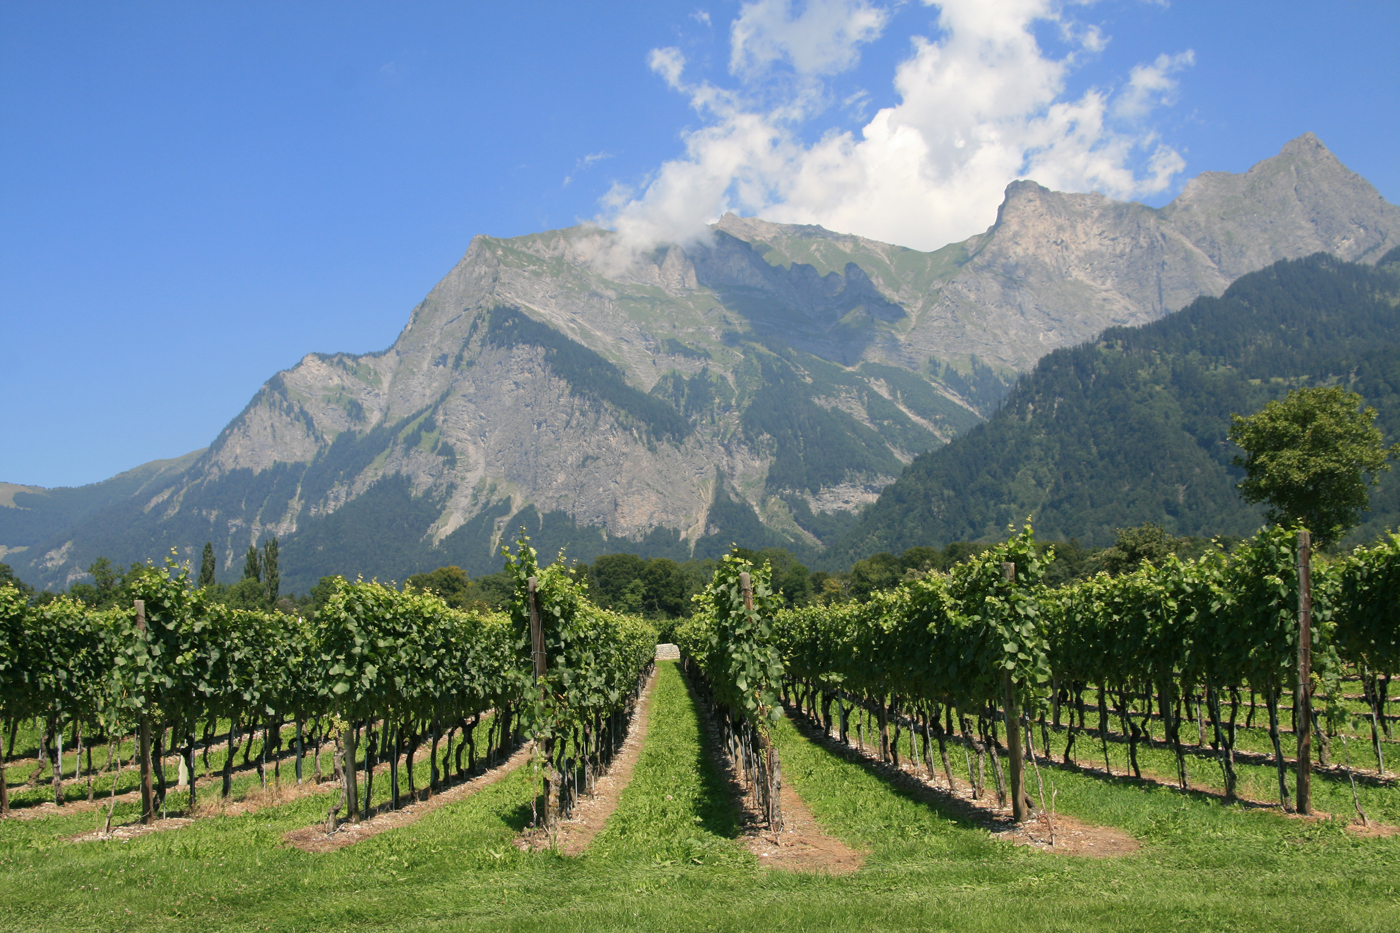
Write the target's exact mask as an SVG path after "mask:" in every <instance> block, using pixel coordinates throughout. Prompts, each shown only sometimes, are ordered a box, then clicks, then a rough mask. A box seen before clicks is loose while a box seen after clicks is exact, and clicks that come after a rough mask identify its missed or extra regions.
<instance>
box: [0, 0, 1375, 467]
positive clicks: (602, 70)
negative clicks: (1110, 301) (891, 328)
mask: <svg viewBox="0 0 1400 933" xmlns="http://www.w3.org/2000/svg"><path fill="white" fill-rule="evenodd" d="M1396 36H1400V4H1395V3H1383V2H1373V3H1360V2H1353V3H1348V2H1334V3H1329V4H1315V3H1291V2H1270V3H1262V2H1245V0H1239V2H1231V3H1223V4H1222V3H1184V2H1178V3H1173V4H1164V3H1147V2H1126V0H1125V2H1116V0H1104V2H1100V3H1092V4H1079V3H1074V4H1070V3H1057V2H1053V0H1007V2H1003V3H992V4H988V3H975V4H974V3H969V2H968V0H957V2H949V3H947V4H944V5H942V6H938V5H930V4H925V3H922V2H912V0H911V2H903V3H898V2H884V3H881V2H875V0H806V2H782V0H759V2H755V3H747V4H741V3H738V2H729V3H703V2H687V3H666V2H645V3H622V2H619V3H609V4H577V3H545V4H535V5H529V6H526V5H516V6H514V7H510V8H507V7H506V6H505V5H501V4H486V3H472V4H460V3H457V4H431V3H412V4H407V3H402V4H397V3H396V4H390V3H373V4H355V3H334V4H331V3H326V4H316V3H296V4H290V3H237V4H220V3H215V2H205V3H198V4H185V3H181V4H140V3H124V4H109V3H93V4H75V3H62V2H42V3H40V2H33V3H30V2H19V0H11V2H8V3H4V4H0V126H3V127H4V132H3V133H0V179H3V180H0V327H2V328H3V330H0V333H3V341H4V350H5V366H4V367H3V369H0V394H3V398H4V404H3V405H0V437H3V438H4V442H3V443H0V480H3V481H7V482H19V483H32V484H37V485H44V486H59V485H78V484H82V483H89V482H95V481H98V480H101V479H105V478H107V477H109V476H111V475H113V474H115V473H117V472H119V471H121V470H123V469H128V468H130V467H133V466H135V465H137V464H140V463H143V462H145V461H147V460H152V459H157V458H164V457H172V456H178V455H180V454H182V453H185V452H187V451H189V450H193V449H196V448H199V447H202V446H204V445H206V444H208V443H209V442H210V441H211V440H212V439H213V438H214V437H215V436H216V435H217V434H218V432H219V430H220V429H221V428H222V427H223V426H224V425H225V424H227V423H228V421H229V420H230V419H232V418H233V417H234V416H236V415H237V414H238V412H239V411H240V410H241V409H242V408H243V406H244V405H245V404H246V403H247V401H248V399H249V398H251V397H252V395H253V393H254V392H255V391H256V390H257V388H258V387H259V386H260V385H261V384H262V383H263V382H264V381H265V380H266V379H267V378H269V377H270V376H272V375H273V374H274V373H275V372H277V371H278V370H281V369H285V368H287V367H289V366H292V365H294V364H295V363H296V362H297V360H299V359H300V358H301V357H302V356H303V355H304V354H306V353H308V352H311V351H351V352H367V351H373V350H380V349H383V348H385V347H387V346H388V345H389V344H391V343H392V342H393V340H394V338H395V336H396V335H397V334H398V332H399V330H400V328H401V327H402V326H403V324H404V323H405V322H406V320H407V316H408V312H409V310H410V309H411V308H412V307H413V306H414V305H415V304H416V303H417V302H418V301H419V300H420V299H421V298H422V296H423V295H424V294H425V293H426V292H427V291H428V290H429V289H430V288H431V287H432V286H433V285H434V283H436V282H437V280H438V279H439V278H441V277H442V276H443V275H444V274H445V273H446V272H447V271H448V269H450V268H451V266H452V265H453V264H454V263H455V262H456V261H457V259H458V258H460V256H461V254H462V253H463V252H464V251H465V249H466V247H467V244H468V243H469V241H470V239H471V237H472V236H473V235H474V234H477V233H486V234H491V235H495V236H514V235H519V234H525V233H530V232H534V231H538V230H543V229H549V228H553V227H560V226H567V225H570V224H574V223H578V222H585V221H587V222H600V223H604V224H606V225H610V226H613V227H616V228H617V229H619V230H621V231H623V232H624V233H626V234H630V235H633V236H635V237H638V238H641V239H648V240H657V239H668V238H676V239H684V238H685V237H686V236H687V235H690V234H691V233H693V231H694V230H696V229H698V228H699V227H700V225H702V224H703V223H705V222H707V221H709V220H711V219H713V217H714V216H716V215H717V213H718V212H719V211H722V210H724V209H733V210H737V211H739V212H741V213H754V212H757V213H760V214H761V215H762V216H766V217H771V218H772V219H780V220H792V221H802V222H815V223H823V224H824V225H826V226H829V227H832V228H833V229H841V230H847V231H851V232H857V233H862V234H865V235H868V236H872V237H875V238H878V239H887V240H892V241H894V242H900V243H903V244H904V245H909V246H915V247H918V248H933V247H936V246H938V245H942V243H944V242H948V241H950V240H954V239H962V238H963V237H965V236H968V235H970V234H972V233H976V232H978V231H980V230H981V229H983V228H985V226H986V225H987V224H988V223H990V222H991V219H992V218H993V217H994V215H995V211H996V206H997V201H998V200H999V195H1000V191H1001V189H1002V188H1004V187H1005V184H1006V183H1007V182H1008V181H1010V180H1012V179H1013V178H1015V177H1032V178H1036V179H1037V180H1038V181H1041V182H1043V183H1046V184H1049V185H1051V186H1052V187H1058V188H1063V189H1067V190H1090V189H1096V190H1103V191H1105V192H1106V193H1109V194H1113V195H1114V196H1118V197H1134V198H1137V199H1139V200H1143V201H1146V202H1147V203H1149V204H1153V205H1161V204H1164V203H1166V202H1167V201H1169V200H1170V199H1171V197H1173V196H1174V195H1175V194H1176V193H1177V192H1179V191H1180V188H1181V186H1182V185H1183V184H1184V183H1185V181H1186V180H1187V179H1189V178H1190V177H1192V176H1193V175H1195V174H1198V173H1200V172H1202V171H1212V170H1215V171H1231V172H1239V171H1243V170H1245V169H1247V168H1248V167H1249V166H1250V165H1252V164H1253V163H1255V162H1257V161H1259V160H1260V159H1264V158H1267V157H1269V156H1271V155H1273V154H1275V153H1276V152H1277V151H1278V150H1279V148H1280V147H1281V146H1282V145H1283V144H1284V143H1285V142H1287V141H1288V140H1289V139H1292V138H1293V137H1295V136H1298V135H1300V134H1301V133H1304V132H1308V131H1312V132H1315V133H1317V134H1318V136H1319V137H1320V138H1321V139H1322V140H1323V142H1324V143H1326V144H1327V146H1328V147H1329V148H1330V149H1331V150H1332V151H1333V152H1334V153H1335V154H1336V155H1337V156H1338V157H1339V158H1340V159H1341V160H1342V161H1343V162H1345V163H1346V164H1347V165H1348V166H1349V167H1351V168H1352V169H1353V170H1354V171H1356V172H1358V173H1360V174H1361V175H1362V176H1364V177H1365V178H1367V179H1368V180H1369V181H1370V182H1371V183H1372V184H1374V185H1375V186H1376V187H1377V188H1378V189H1379V191H1380V193H1381V194H1382V196H1384V197H1385V198H1386V199H1387V200H1389V201H1390V202H1392V203H1400V159H1397V157H1396V153H1397V152H1400V125H1397V121H1396V119H1395V116H1396V114H1397V113H1400V55H1397V54H1396V53H1395V51H1394V45H1393V43H1394V39H1395V37H1396ZM911 141H912V148H911V145H910V144H911ZM911 152H912V153H913V154H912V155H911Z"/></svg>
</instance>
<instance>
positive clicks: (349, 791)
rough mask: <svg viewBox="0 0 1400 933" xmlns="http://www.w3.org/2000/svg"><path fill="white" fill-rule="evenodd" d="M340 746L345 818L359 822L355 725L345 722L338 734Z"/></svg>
mask: <svg viewBox="0 0 1400 933" xmlns="http://www.w3.org/2000/svg"><path fill="white" fill-rule="evenodd" d="M340 743H341V746H342V747H343V748H344V749H345V752H344V755H345V763H344V764H343V765H341V774H342V775H343V776H344V779H345V805H346V807H347V809H348V811H349V812H348V813H347V814H346V816H348V817H350V822H352V823H358V822H360V787H359V782H358V781H357V780H356V772H357V771H358V770H359V765H358V763H357V762H358V759H357V758H356V757H355V756H356V754H357V752H356V751H355V725H354V723H349V722H347V723H346V724H345V726H344V728H343V729H342V731H341V734H340Z"/></svg>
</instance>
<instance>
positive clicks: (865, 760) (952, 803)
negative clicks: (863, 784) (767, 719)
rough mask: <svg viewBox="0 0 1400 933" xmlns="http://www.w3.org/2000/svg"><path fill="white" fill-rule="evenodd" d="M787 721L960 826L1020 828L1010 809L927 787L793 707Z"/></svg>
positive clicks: (993, 829) (992, 829)
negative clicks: (846, 742) (1001, 809)
mask: <svg viewBox="0 0 1400 933" xmlns="http://www.w3.org/2000/svg"><path fill="white" fill-rule="evenodd" d="M787 718H788V722H790V723H792V725H793V728H794V729H796V730H797V732H798V733H799V734H800V735H801V736H802V737H803V738H805V739H807V740H808V741H809V742H811V743H813V744H814V745H817V746H819V747H821V748H823V749H825V750H826V751H827V752H829V753H831V754H832V755H835V756H836V757H838V758H840V759H841V760H842V761H845V762H847V763H849V764H853V765H855V766H856V767H858V768H860V769H862V770H863V771H865V773H867V774H869V775H871V776H873V777H876V778H879V779H880V780H881V781H883V782H884V783H885V784H886V785H888V786H889V787H890V789H891V790H893V791H894V792H895V793H896V794H898V795H899V796H900V797H903V798H905V799H906V800H910V801H913V802H914V803H919V804H924V805H926V806H930V807H932V808H933V809H934V810H936V811H937V812H938V813H939V814H940V815H942V816H944V817H947V818H948V819H950V820H952V821H953V822H955V823H957V824H958V825H959V826H962V827H964V828H968V829H982V830H986V831H988V832H992V833H1002V832H1014V831H1016V829H1017V828H1018V824H1017V823H1016V821H1015V820H1014V819H1013V818H1012V817H1011V815H1010V812H1009V810H1008V812H1007V815H1005V816H1001V815H999V814H997V813H994V812H992V811H991V810H989V809H987V808H986V806H979V805H978V804H977V803H975V802H973V801H970V800H967V799H965V798H963V797H960V796H959V795H957V794H954V793H952V792H950V791H948V790H945V789H944V788H941V787H936V786H934V785H932V784H927V783H925V782H924V781H923V780H921V779H920V778H918V777H915V776H914V775H912V774H910V773H909V772H907V771H905V770H903V769H902V768H896V767H895V766H894V765H892V764H889V763H887V762H882V761H877V760H876V759H874V758H870V757H867V756H866V754H865V753H864V752H861V751H860V750H858V749H855V748H852V747H851V746H849V745H844V744H842V743H841V742H840V741H839V740H837V739H834V738H832V737H831V736H830V735H828V734H826V733H825V732H824V731H823V730H822V728H821V727H820V726H817V725H814V724H813V723H812V722H811V721H810V720H809V719H808V718H807V717H806V716H804V715H802V714H801V713H798V712H797V711H796V710H794V709H792V708H789V709H788V717H787Z"/></svg>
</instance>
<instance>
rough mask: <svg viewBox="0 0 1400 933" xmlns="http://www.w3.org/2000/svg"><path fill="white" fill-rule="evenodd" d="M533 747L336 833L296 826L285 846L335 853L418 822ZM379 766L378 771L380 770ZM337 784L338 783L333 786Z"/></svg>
mask: <svg viewBox="0 0 1400 933" xmlns="http://www.w3.org/2000/svg"><path fill="white" fill-rule="evenodd" d="M533 749H534V746H533V745H531V744H530V743H528V742H527V743H525V744H523V745H521V746H520V747H519V748H517V749H516V750H515V752H514V754H512V755H511V756H510V757H509V758H507V759H506V760H505V761H504V762H503V763H501V764H499V765H497V766H496V767H494V768H491V769H489V770H487V771H485V772H483V773H481V774H478V775H477V776H476V777H474V778H472V779H470V780H468V781H464V782H463V783H461V784H458V785H456V786H455V787H450V788H448V789H447V790H444V791H439V792H438V793H435V794H433V796H432V797H429V798H428V799H427V800H423V799H421V798H420V799H419V800H417V801H415V802H413V803H410V804H408V805H407V806H405V807H402V808H401V809H398V810H389V811H387V812H382V813H379V814H377V815H376V816H374V817H371V818H370V819H367V820H361V821H360V822H358V823H343V824H341V825H340V826H339V827H338V828H337V829H336V831H335V832H334V833H327V832H326V826H325V823H319V824H317V825H315V826H307V827H305V828H304V829H294V830H292V831H291V832H289V833H286V834H285V835H283V836H282V842H283V844H284V845H288V846H291V847H292V848H294V849H300V850H302V851H303V852H336V851H339V850H340V849H344V848H345V847H346V846H352V845H354V844H355V843H357V842H360V841H361V840H364V839H370V838H372V837H374V836H378V835H379V834H380V833H384V832H388V831H389V830H391V829H398V828H399V827H402V826H408V825H411V824H413V823H416V822H418V821H419V820H421V819H422V818H423V817H425V816H427V815H428V814H429V813H432V812H433V811H434V810H437V809H439V808H440V807H445V806H447V805H448V804H450V803H456V802H457V801H459V800H465V799H466V798H468V797H470V796H471V795H473V794H475V793H476V792H477V791H480V790H482V789H484V788H487V787H490V786H491V785H492V784H495V783H496V782H497V781H499V780H500V779H501V778H503V777H505V776H506V775H508V774H510V773H511V772H512V771H514V770H515V769H516V768H518V767H520V766H521V765H522V764H524V763H525V762H526V761H527V760H528V759H529V757H530V754H531V752H532V751H533ZM384 770H385V771H386V772H387V771H388V763H387V762H385V763H384ZM378 771H379V768H377V767H376V769H375V772H376V774H377V773H378ZM331 786H332V787H336V786H338V785H331Z"/></svg>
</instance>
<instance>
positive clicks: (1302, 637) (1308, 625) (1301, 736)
mask: <svg viewBox="0 0 1400 933" xmlns="http://www.w3.org/2000/svg"><path fill="white" fill-rule="evenodd" d="M1311 551H1312V541H1311V539H1310V536H1309V535H1308V532H1307V530H1306V529H1304V530H1300V531H1299V532H1298V695H1297V698H1296V699H1295V700H1294V703H1295V705H1296V708H1297V712H1298V715H1297V725H1296V728H1295V732H1294V734H1295V735H1296V736H1297V737H1298V812H1299V813H1312V560H1311V558H1312V554H1311Z"/></svg>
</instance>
